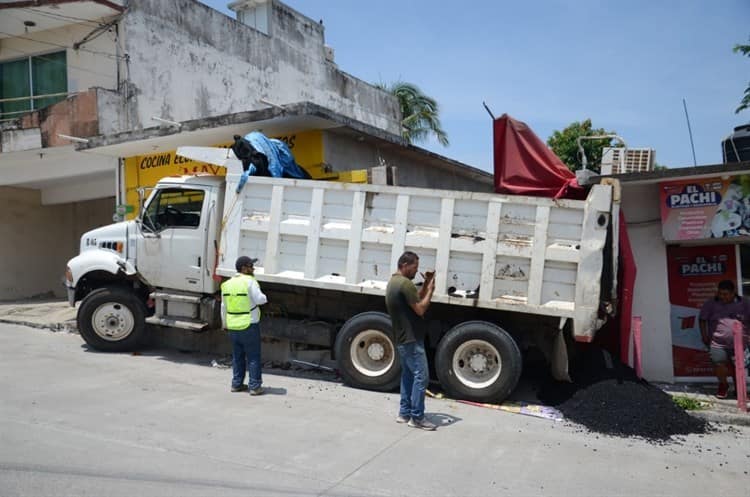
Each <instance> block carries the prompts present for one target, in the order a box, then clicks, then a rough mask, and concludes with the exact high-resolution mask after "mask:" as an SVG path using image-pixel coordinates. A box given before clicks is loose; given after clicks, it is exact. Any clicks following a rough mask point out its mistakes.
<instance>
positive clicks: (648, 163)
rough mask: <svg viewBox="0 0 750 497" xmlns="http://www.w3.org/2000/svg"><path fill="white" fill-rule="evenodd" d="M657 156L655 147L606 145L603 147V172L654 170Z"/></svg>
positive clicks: (622, 172)
mask: <svg viewBox="0 0 750 497" xmlns="http://www.w3.org/2000/svg"><path fill="white" fill-rule="evenodd" d="M655 158H656V151H654V149H653V148H622V147H605V148H603V149H602V165H601V174H603V175H609V174H625V173H640V172H645V171H653V170H654V161H655Z"/></svg>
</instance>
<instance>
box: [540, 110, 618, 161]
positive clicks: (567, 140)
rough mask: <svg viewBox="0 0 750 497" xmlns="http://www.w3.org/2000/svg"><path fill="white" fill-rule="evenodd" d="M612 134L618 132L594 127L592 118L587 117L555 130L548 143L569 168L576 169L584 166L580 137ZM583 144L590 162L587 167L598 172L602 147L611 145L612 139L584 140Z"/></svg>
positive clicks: (587, 159)
mask: <svg viewBox="0 0 750 497" xmlns="http://www.w3.org/2000/svg"><path fill="white" fill-rule="evenodd" d="M612 134H616V133H615V132H614V131H606V130H604V129H603V128H594V127H593V126H592V125H591V119H586V120H585V121H583V122H578V121H576V122H574V123H571V124H570V125H568V127H567V128H565V129H563V130H562V131H557V130H555V131H554V132H553V133H552V136H550V137H549V139H547V145H548V146H549V147H550V148H551V149H552V151H553V152H555V154H556V155H557V156H558V157H559V158H560V159H561V160H562V161H563V162H564V163H565V165H566V166H568V169H570V170H571V171H575V170H577V169H581V167H582V162H581V157H579V154H578V143H577V140H578V137H579V136H596V135H612ZM581 145H582V146H583V150H584V151H585V153H586V161H587V163H588V165H587V167H586V168H587V169H589V170H591V171H594V172H596V173H598V172H599V168H600V167H601V162H602V148H604V147H609V146H611V145H612V139H611V138H603V139H600V140H583V141H582V142H581Z"/></svg>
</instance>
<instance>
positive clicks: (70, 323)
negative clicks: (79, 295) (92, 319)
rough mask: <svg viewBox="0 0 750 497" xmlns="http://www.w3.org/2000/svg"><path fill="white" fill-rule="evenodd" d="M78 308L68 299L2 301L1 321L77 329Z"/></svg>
mask: <svg viewBox="0 0 750 497" xmlns="http://www.w3.org/2000/svg"><path fill="white" fill-rule="evenodd" d="M76 312H77V308H73V307H70V305H69V304H68V301H67V300H25V301H17V302H0V323H10V324H20V325H24V326H30V327H32V328H43V329H48V330H55V331H77V329H78V328H77V326H76Z"/></svg>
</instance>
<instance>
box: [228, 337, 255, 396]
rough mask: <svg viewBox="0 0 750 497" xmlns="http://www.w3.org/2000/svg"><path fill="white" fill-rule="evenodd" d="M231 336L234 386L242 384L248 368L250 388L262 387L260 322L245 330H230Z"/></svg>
mask: <svg viewBox="0 0 750 497" xmlns="http://www.w3.org/2000/svg"><path fill="white" fill-rule="evenodd" d="M229 337H230V338H231V339H232V387H233V388H237V387H239V386H241V385H242V382H243V381H244V380H245V371H246V370H247V371H248V372H249V373H250V379H249V381H248V382H247V386H248V388H249V389H250V390H253V389H255V388H260V386H261V384H262V383H263V378H262V377H261V372H260V324H259V323H253V324H251V325H250V326H249V327H248V328H246V329H244V330H240V331H230V332H229Z"/></svg>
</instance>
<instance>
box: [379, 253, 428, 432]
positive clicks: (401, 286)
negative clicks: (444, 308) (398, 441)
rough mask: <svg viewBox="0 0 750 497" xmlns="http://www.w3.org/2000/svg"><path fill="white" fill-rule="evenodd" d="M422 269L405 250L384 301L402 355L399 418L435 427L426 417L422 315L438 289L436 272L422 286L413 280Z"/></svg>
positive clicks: (425, 373) (412, 425)
mask: <svg viewBox="0 0 750 497" xmlns="http://www.w3.org/2000/svg"><path fill="white" fill-rule="evenodd" d="M418 270H419V257H418V256H417V254H415V253H414V252H409V251H407V252H404V253H403V254H402V255H401V257H399V259H398V272H397V273H395V274H394V275H393V276H391V279H390V281H389V282H388V286H387V287H386V289H385V305H386V307H387V309H388V314H390V316H391V323H392V325H393V333H394V334H395V337H396V340H397V341H398V346H397V348H398V353H399V357H400V359H401V402H400V406H399V413H398V417H397V418H396V421H397V422H399V423H407V422H408V423H409V426H411V427H413V428H421V429H423V430H427V431H432V430H434V429H435V425H434V424H433V423H430V422H429V421H427V420H426V419H424V397H425V391H426V390H427V385H428V384H429V381H430V373H429V370H428V366H427V354H426V353H425V349H424V339H425V323H424V319H422V317H423V316H424V313H425V312H426V311H427V308H428V307H430V299H431V298H432V294H433V292H434V291H435V279H434V273H429V272H428V273H427V276H426V277H425V281H424V284H423V285H422V290H421V291H420V292H417V287H416V286H414V283H413V282H412V280H413V279H414V276H416V274H417V271H418Z"/></svg>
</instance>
